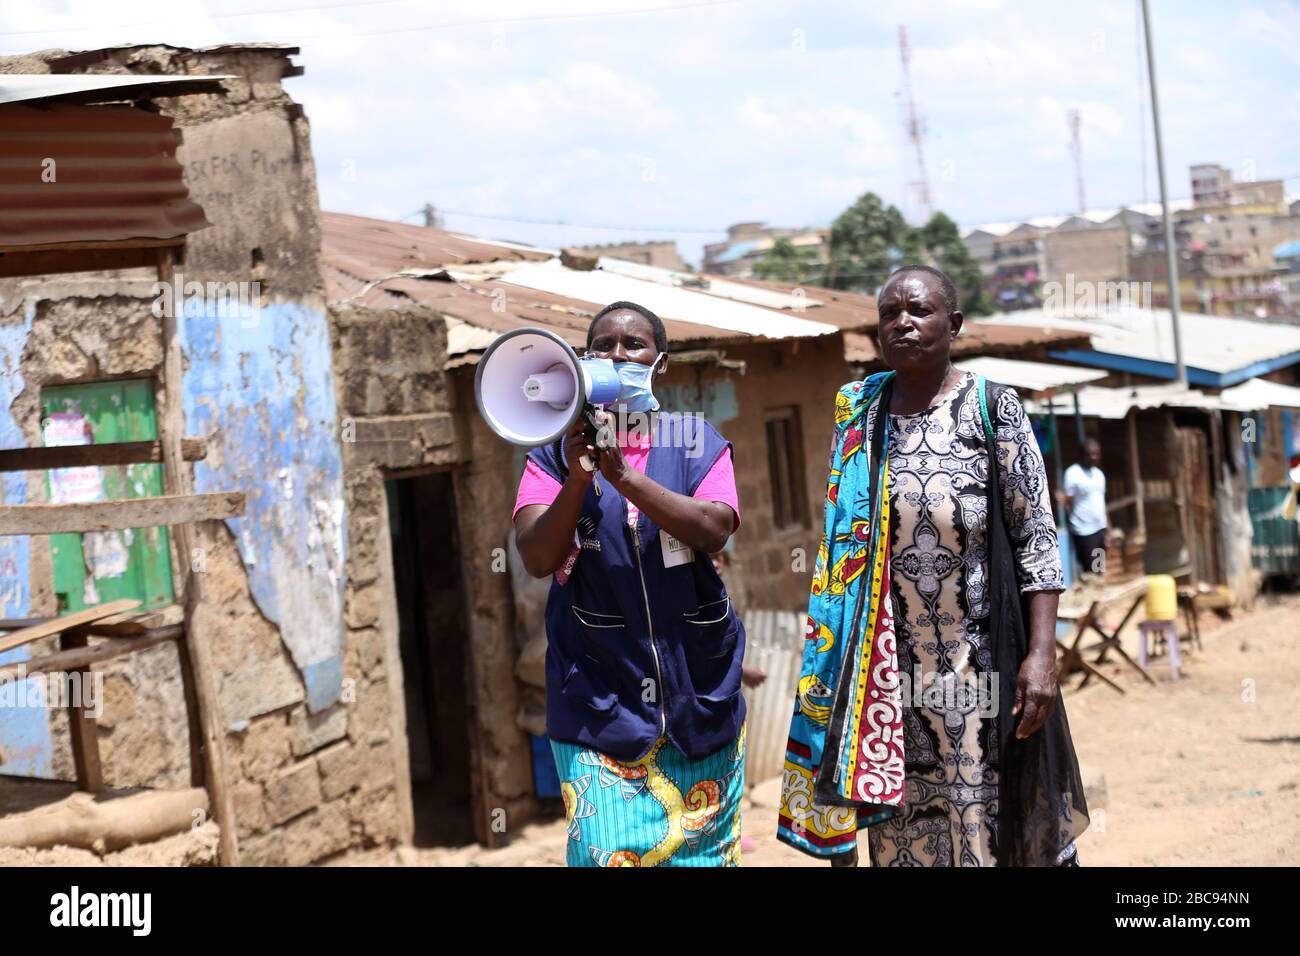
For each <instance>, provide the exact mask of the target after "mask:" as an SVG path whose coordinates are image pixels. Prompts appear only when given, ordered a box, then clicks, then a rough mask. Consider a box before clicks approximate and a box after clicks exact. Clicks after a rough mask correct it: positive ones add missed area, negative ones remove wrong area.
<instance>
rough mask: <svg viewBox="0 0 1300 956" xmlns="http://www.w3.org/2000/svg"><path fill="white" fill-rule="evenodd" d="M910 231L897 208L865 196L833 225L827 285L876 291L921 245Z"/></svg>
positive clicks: (873, 194)
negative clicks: (901, 261) (906, 257)
mask: <svg viewBox="0 0 1300 956" xmlns="http://www.w3.org/2000/svg"><path fill="white" fill-rule="evenodd" d="M909 231H910V227H909V226H908V225H907V222H906V220H904V219H903V214H902V213H901V212H899V211H898V209H897V207H895V206H886V205H885V203H884V201H883V200H882V199H881V198H880V197H879V196H877V195H876V194H875V193H864V194H863V195H862V196H860V197H859V198H858V200H857V202H855V203H854V204H853V205H852V206H850V207H849V208H848V209H846V210H844V212H842V213H840V214H839V216H838V217H836V219H835V222H834V223H832V224H831V239H830V265H829V267H828V269H827V275H826V284H827V285H828V286H829V287H830V288H832V289H851V290H855V291H859V292H867V293H873V292H875V291H876V289H877V288H879V286H880V284H881V283H882V282H884V281H885V279H886V278H887V277H888V276H889V273H890V272H892V271H893V269H894V267H895V266H896V265H897V264H898V263H899V261H900V260H901V259H902V257H904V256H906V255H907V254H908V252H909V251H911V249H912V248H913V247H914V246H916V245H919V244H918V243H916V241H915V239H914V237H912V236H911V235H909Z"/></svg>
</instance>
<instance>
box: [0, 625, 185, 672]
mask: <svg viewBox="0 0 1300 956" xmlns="http://www.w3.org/2000/svg"><path fill="white" fill-rule="evenodd" d="M184 634H185V628H184V627H183V626H182V625H180V624H168V625H167V626H166V627H156V628H153V629H151V630H149V631H145V632H144V633H142V634H139V635H137V636H136V637H124V638H118V639H116V640H112V641H106V642H104V643H103V644H96V645H95V646H93V647H80V648H72V649H70V650H64V651H57V652H56V653H54V654H46V655H44V656H42V657H34V658H32V659H31V660H27V661H16V662H15V663H13V664H5V665H3V666H0V675H6V674H9V675H13V676H15V677H16V676H19V675H24V676H30V675H32V674H44V673H49V672H57V671H73V670H80V669H81V668H83V667H90V666H91V665H93V664H102V663H104V662H105V661H111V660H114V659H115V658H118V657H125V656H126V655H127V654H134V653H135V652H136V651H142V650H144V649H145V648H148V647H153V646H154V645H155V644H161V643H163V642H164V641H171V640H175V639H176V638H178V637H182V636H183V635H184Z"/></svg>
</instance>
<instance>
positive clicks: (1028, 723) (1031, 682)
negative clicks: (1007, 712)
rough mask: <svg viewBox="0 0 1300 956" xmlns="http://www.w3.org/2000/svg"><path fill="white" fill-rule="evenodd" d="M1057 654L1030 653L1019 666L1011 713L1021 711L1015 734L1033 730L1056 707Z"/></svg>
mask: <svg viewBox="0 0 1300 956" xmlns="http://www.w3.org/2000/svg"><path fill="white" fill-rule="evenodd" d="M1056 686H1057V685H1056V655H1055V652H1053V653H1052V654H1050V655H1048V654H1040V653H1036V652H1031V653H1030V654H1029V656H1028V657H1026V658H1025V659H1024V661H1023V662H1022V663H1021V665H1020V673H1019V674H1018V675H1017V677H1016V703H1015V706H1014V707H1012V708H1011V714H1012V716H1015V715H1017V714H1022V713H1023V716H1021V718H1020V725H1019V726H1018V727H1016V736H1017V737H1018V738H1020V739H1021V740H1023V739H1024V738H1026V737H1028V736H1030V735H1031V734H1034V733H1036V732H1037V731H1038V730H1039V729H1040V728H1041V727H1042V726H1043V724H1045V723H1047V718H1049V717H1051V716H1052V711H1053V710H1055V709H1056Z"/></svg>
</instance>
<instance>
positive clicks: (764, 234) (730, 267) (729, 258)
mask: <svg viewBox="0 0 1300 956" xmlns="http://www.w3.org/2000/svg"><path fill="white" fill-rule="evenodd" d="M830 236H831V231H830V230H829V229H783V228H778V227H769V226H766V225H764V224H763V223H761V222H740V223H736V224H735V225H734V226H731V227H729V228H728V229H727V238H726V240H725V241H723V242H715V243H711V244H709V245H706V246H705V247H704V263H703V265H702V266H701V267H700V271H701V272H707V273H710V274H712V275H724V276H735V277H737V278H741V279H748V278H752V277H753V275H754V264H755V263H757V262H758V260H759V259H762V258H763V256H764V255H766V254H767V252H768V250H770V249H771V248H772V247H773V246H774V245H775V244H776V240H778V239H789V240H790V242H791V243H792V244H793V245H794V247H795V248H796V249H801V248H814V249H816V250H817V252H818V257H819V258H820V259H821V260H822V261H823V262H825V261H827V260H828V258H829V251H828V250H829V248H830Z"/></svg>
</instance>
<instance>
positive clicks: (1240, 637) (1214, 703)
mask: <svg viewBox="0 0 1300 956" xmlns="http://www.w3.org/2000/svg"><path fill="white" fill-rule="evenodd" d="M1202 628H1203V636H1204V643H1205V649H1204V651H1203V652H1194V651H1191V650H1190V649H1184V655H1183V656H1184V661H1183V679H1182V680H1181V681H1178V682H1173V681H1172V680H1171V679H1170V674H1169V668H1168V664H1167V661H1166V660H1165V659H1164V658H1159V659H1157V660H1155V661H1153V662H1152V666H1151V667H1150V668H1149V671H1150V673H1151V674H1152V676H1153V677H1154V678H1155V680H1156V685H1155V686H1151V685H1149V684H1147V683H1146V682H1145V681H1142V680H1141V679H1140V678H1139V677H1138V675H1137V674H1136V673H1135V672H1133V671H1132V670H1130V669H1129V668H1128V667H1127V666H1126V665H1122V664H1119V663H1115V664H1107V665H1104V667H1103V671H1104V673H1106V674H1107V676H1110V677H1111V678H1112V679H1113V680H1115V681H1116V682H1117V683H1119V684H1120V686H1122V687H1123V688H1124V689H1125V691H1127V693H1125V694H1123V695H1121V694H1118V693H1116V692H1115V691H1114V690H1112V689H1111V688H1109V687H1107V686H1105V685H1104V684H1102V683H1101V682H1100V681H1095V680H1094V681H1092V682H1091V683H1090V684H1089V686H1088V687H1086V688H1083V689H1078V688H1077V686H1076V685H1077V683H1078V678H1077V676H1076V677H1074V678H1072V679H1071V682H1070V686H1068V687H1067V689H1066V696H1065V701H1066V708H1067V710H1068V713H1069V717H1070V724H1071V729H1072V731H1073V734H1074V739H1075V745H1076V747H1077V749H1078V754H1079V762H1080V765H1081V767H1082V770H1083V776H1084V780H1085V782H1086V783H1087V784H1088V786H1089V788H1090V795H1089V799H1090V802H1091V803H1092V810H1093V826H1092V827H1090V828H1089V830H1088V832H1087V833H1085V834H1084V835H1083V837H1082V838H1081V839H1080V841H1079V848H1080V859H1081V861H1082V862H1083V864H1084V865H1085V866H1143V865H1175V864H1180V865H1194V866H1240V865H1246V864H1256V865H1296V864H1300V596H1298V595H1286V596H1283V597H1282V598H1280V599H1279V600H1277V601H1276V602H1268V603H1265V602H1261V603H1260V605H1259V606H1258V608H1257V609H1256V611H1255V612H1254V613H1252V614H1248V615H1246V614H1239V615H1238V616H1237V619H1236V620H1234V621H1233V622H1231V623H1222V622H1218V621H1217V619H1215V618H1214V615H1212V614H1203V615H1202ZM1124 638H1125V641H1124V643H1125V646H1126V648H1127V649H1129V650H1130V652H1131V653H1132V654H1133V655H1134V656H1136V628H1130V629H1128V630H1126V632H1125V635H1124ZM1103 781H1104V785H1103ZM1099 785H1100V786H1099ZM778 790H779V782H778V781H777V780H775V779H774V780H767V781H763V782H762V783H760V784H758V785H757V786H755V787H754V788H752V790H751V793H750V802H749V805H747V807H746V809H745V813H744V821H743V827H744V832H745V835H746V836H747V837H750V838H751V839H752V840H753V841H754V846H753V847H752V848H751V849H750V850H749V851H748V852H747V853H746V854H745V864H746V865H747V866H803V865H810V864H811V861H810V860H809V858H807V857H805V856H803V855H802V854H800V853H797V852H795V851H794V850H791V849H789V848H788V847H785V846H783V845H781V844H779V843H777V842H776V840H775V837H774V836H773V831H774V829H775V820H776V811H775V804H776V799H777V796H778ZM564 845H565V831H564V824H563V821H549V822H545V823H540V824H535V825H533V826H530V827H527V828H525V829H524V831H523V832H522V833H521V834H520V835H519V836H518V837H516V838H515V839H514V840H513V841H512V842H511V844H510V845H509V846H506V847H503V848H501V849H497V850H484V849H482V848H480V847H477V846H472V847H463V848H460V849H455V850H450V849H428V850H413V849H409V848H407V849H402V850H398V851H388V852H383V853H369V854H361V855H356V856H352V857H349V858H347V859H346V860H344V861H340V862H344V863H368V864H380V865H384V864H388V865H398V866H401V865H408V866H410V865H414V866H555V865H559V864H560V863H561V862H562V859H563V854H564ZM862 849H863V851H864V852H863V854H862V855H863V859H864V862H865V856H866V854H865V849H866V847H865V841H864V842H863V846H862ZM821 865H824V864H821Z"/></svg>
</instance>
